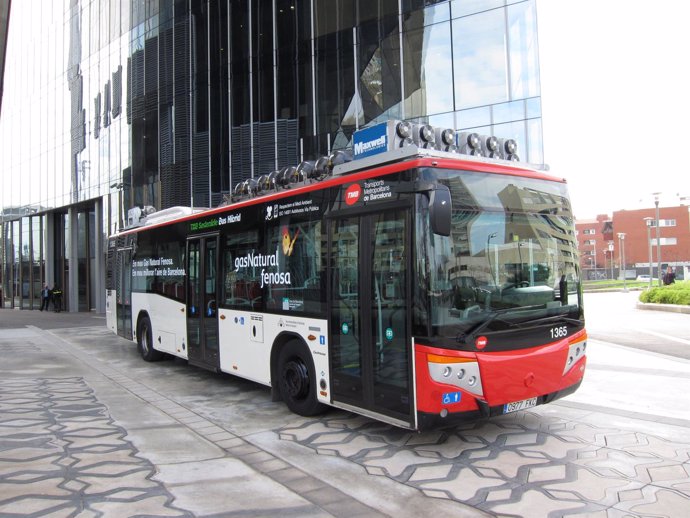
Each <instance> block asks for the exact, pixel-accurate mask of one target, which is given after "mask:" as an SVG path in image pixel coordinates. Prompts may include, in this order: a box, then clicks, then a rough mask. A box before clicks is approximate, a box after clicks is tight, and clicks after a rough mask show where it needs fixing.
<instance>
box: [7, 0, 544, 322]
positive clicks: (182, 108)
mask: <svg viewBox="0 0 690 518" xmlns="http://www.w3.org/2000/svg"><path fill="white" fill-rule="evenodd" d="M5 1H6V0H5ZM3 84H4V93H3V98H2V105H1V106H2V111H1V112H0V171H1V172H2V174H1V176H0V211H1V212H0V214H1V216H2V220H1V221H2V223H1V224H2V239H1V241H0V254H1V258H2V269H1V270H0V281H1V282H0V289H1V290H2V293H1V295H0V302H1V303H2V304H3V305H4V306H6V307H7V306H11V307H21V308H38V307H39V305H40V297H39V293H40V287H41V286H42V285H43V283H48V284H49V285H50V286H53V285H59V286H60V287H61V288H62V290H63V292H64V296H63V300H64V301H65V303H66V305H67V309H68V310H69V311H88V310H97V311H102V310H103V309H104V308H103V305H104V256H105V243H106V238H107V236H108V235H110V234H112V233H113V232H115V231H117V230H118V229H121V228H123V227H124V225H126V221H127V214H128V211H129V209H132V208H133V207H140V208H144V207H153V208H155V209H157V210H160V209H164V208H168V207H171V206H176V205H185V206H189V205H192V206H195V207H208V206H215V205H217V204H219V203H220V202H221V201H222V200H223V197H224V195H226V194H228V193H230V192H231V191H232V188H233V186H234V185H235V184H237V183H238V182H240V181H242V180H245V179H247V178H250V177H258V176H259V175H261V174H265V173H269V172H271V171H274V170H277V169H280V168H282V167H284V166H287V165H296V164H297V163H299V162H300V161H301V160H303V159H310V158H316V157H319V156H322V155H324V154H327V153H329V152H331V151H333V150H335V149H341V148H345V147H348V146H349V145H350V140H351V136H352V133H353V132H354V131H355V130H356V129H359V128H362V127H365V126H368V125H372V124H375V123H378V122H380V121H384V120H387V119H404V120H411V121H417V122H427V123H430V124H433V125H436V126H443V127H450V128H455V129H461V130H470V129H471V130H473V131H477V132H479V133H484V134H493V135H496V136H499V137H506V138H513V139H515V140H516V141H517V142H518V143H519V146H520V150H519V155H520V157H521V159H522V160H526V161H529V162H532V163H537V164H540V163H542V162H543V158H542V132H541V126H542V125H541V107H540V91H539V62H538V45H537V29H536V1H535V0H522V1H511V0H443V1H438V0H63V1H62V2H60V1H57V0H40V1H39V0H36V1H34V0H32V1H31V2H19V1H14V2H12V3H11V10H10V16H9V29H8V36H7V47H6V55H5V70H4V83H3Z"/></svg>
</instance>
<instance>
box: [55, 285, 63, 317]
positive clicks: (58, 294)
mask: <svg viewBox="0 0 690 518" xmlns="http://www.w3.org/2000/svg"><path fill="white" fill-rule="evenodd" d="M53 310H54V311H55V312H56V313H60V311H62V290H61V289H60V286H58V285H57V284H56V285H55V286H53Z"/></svg>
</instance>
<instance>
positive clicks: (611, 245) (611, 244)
mask: <svg viewBox="0 0 690 518" xmlns="http://www.w3.org/2000/svg"><path fill="white" fill-rule="evenodd" d="M609 254H610V255H611V280H613V241H609Z"/></svg>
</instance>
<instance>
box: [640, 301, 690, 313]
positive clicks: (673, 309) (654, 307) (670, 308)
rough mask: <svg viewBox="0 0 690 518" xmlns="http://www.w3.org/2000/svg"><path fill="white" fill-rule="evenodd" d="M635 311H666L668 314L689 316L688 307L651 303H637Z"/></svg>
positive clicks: (689, 308)
mask: <svg viewBox="0 0 690 518" xmlns="http://www.w3.org/2000/svg"><path fill="white" fill-rule="evenodd" d="M637 309H647V310H650V311H666V312H668V313H684V314H686V315H690V306H682V305H680V304H654V303H651V302H638V303H637Z"/></svg>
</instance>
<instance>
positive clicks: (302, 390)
mask: <svg viewBox="0 0 690 518" xmlns="http://www.w3.org/2000/svg"><path fill="white" fill-rule="evenodd" d="M278 376H279V379H278V383H279V387H280V394H281V396H282V397H283V400H284V401H285V404H286V405H287V407H288V408H289V409H290V410H291V411H292V412H294V413H295V414H298V415H301V416H305V417H310V416H314V415H317V414H320V413H322V412H323V411H324V410H325V409H326V406H325V405H324V404H322V403H319V401H318V400H317V399H316V375H315V373H314V362H313V361H312V359H311V356H309V353H308V351H307V349H306V347H305V346H304V345H303V344H302V343H301V342H300V341H299V340H290V341H289V342H288V343H286V344H285V345H284V346H283V347H282V349H281V350H280V354H279V355H278Z"/></svg>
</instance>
